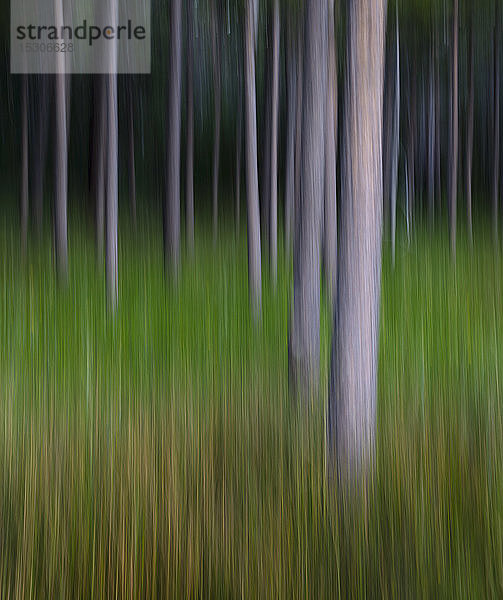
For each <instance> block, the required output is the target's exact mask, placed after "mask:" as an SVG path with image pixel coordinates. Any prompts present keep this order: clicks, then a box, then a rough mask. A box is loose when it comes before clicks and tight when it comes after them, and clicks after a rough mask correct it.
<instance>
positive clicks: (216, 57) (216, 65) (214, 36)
mask: <svg viewBox="0 0 503 600" xmlns="http://www.w3.org/2000/svg"><path fill="white" fill-rule="evenodd" d="M211 41H212V53H213V82H214V85H215V98H214V108H215V133H214V138H213V243H214V244H216V243H217V236H218V174H219V168H220V120H221V104H222V100H221V96H222V92H221V80H220V77H221V75H220V46H219V39H218V22H217V13H216V7H215V0H212V1H211Z"/></svg>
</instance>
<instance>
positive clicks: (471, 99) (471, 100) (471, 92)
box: [466, 10, 475, 244]
mask: <svg viewBox="0 0 503 600" xmlns="http://www.w3.org/2000/svg"><path fill="white" fill-rule="evenodd" d="M473 52H474V48H473V11H472V10H470V22H469V33H468V77H469V80H468V114H467V127H466V220H467V225H468V238H469V240H470V244H472V243H473V227H472V165H473V126H474V108H475V106H474V105H475V73H474V56H473Z"/></svg>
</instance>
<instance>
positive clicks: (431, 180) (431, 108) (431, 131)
mask: <svg viewBox="0 0 503 600" xmlns="http://www.w3.org/2000/svg"><path fill="white" fill-rule="evenodd" d="M434 68H435V63H434V53H433V41H432V45H431V50H430V61H429V71H430V72H429V80H428V216H429V219H430V224H432V223H433V218H434V212H435V74H434Z"/></svg>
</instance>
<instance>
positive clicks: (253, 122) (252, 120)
mask: <svg viewBox="0 0 503 600" xmlns="http://www.w3.org/2000/svg"><path fill="white" fill-rule="evenodd" d="M254 8H255V4H254V0H246V17H245V57H244V68H245V100H246V102H245V111H246V113H245V120H246V196H247V197H246V202H247V213H248V281H249V288H250V301H251V310H252V314H253V317H254V319H255V322H256V323H257V322H258V321H259V319H260V313H261V308H262V272H261V256H260V209H259V198H258V168H257V100H256V91H255V49H254V47H255V27H256V24H255V16H254V13H255V10H254Z"/></svg>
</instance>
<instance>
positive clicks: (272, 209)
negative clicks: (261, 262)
mask: <svg viewBox="0 0 503 600" xmlns="http://www.w3.org/2000/svg"><path fill="white" fill-rule="evenodd" d="M279 37H280V14H279V0H274V14H273V34H272V44H273V48H272V86H271V166H270V185H269V191H270V196H269V254H270V256H269V259H270V263H271V279H272V285H273V288H276V284H277V280H278V120H279Z"/></svg>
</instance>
